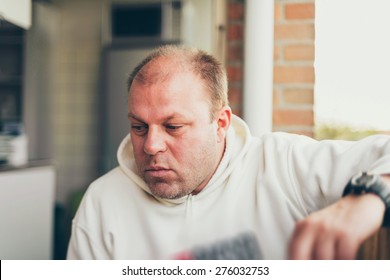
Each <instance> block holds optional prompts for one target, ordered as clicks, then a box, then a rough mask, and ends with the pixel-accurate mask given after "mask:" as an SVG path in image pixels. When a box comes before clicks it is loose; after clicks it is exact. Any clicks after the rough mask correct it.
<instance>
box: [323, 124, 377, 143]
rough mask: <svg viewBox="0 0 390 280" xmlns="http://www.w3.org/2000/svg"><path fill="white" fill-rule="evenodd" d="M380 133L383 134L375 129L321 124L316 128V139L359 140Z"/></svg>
mask: <svg viewBox="0 0 390 280" xmlns="http://www.w3.org/2000/svg"><path fill="white" fill-rule="evenodd" d="M379 133H383V132H381V131H378V130H373V129H355V128H352V127H349V126H345V125H332V124H321V125H318V126H316V128H315V138H316V139H318V140H323V139H340V140H359V139H362V138H364V137H367V136H370V135H374V134H379Z"/></svg>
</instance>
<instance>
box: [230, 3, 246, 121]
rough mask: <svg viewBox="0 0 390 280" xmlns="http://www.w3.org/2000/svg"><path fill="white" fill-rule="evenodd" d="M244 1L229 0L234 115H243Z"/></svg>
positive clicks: (231, 88)
mask: <svg viewBox="0 0 390 280" xmlns="http://www.w3.org/2000/svg"><path fill="white" fill-rule="evenodd" d="M244 2H245V1H244V0H228V5H227V17H228V18H227V44H226V46H227V59H226V68H227V73H228V79H229V102H230V106H231V107H232V110H233V113H234V114H236V115H238V116H241V115H242V90H243V65H244V55H243V51H244V50H243V48H244V42H243V40H244Z"/></svg>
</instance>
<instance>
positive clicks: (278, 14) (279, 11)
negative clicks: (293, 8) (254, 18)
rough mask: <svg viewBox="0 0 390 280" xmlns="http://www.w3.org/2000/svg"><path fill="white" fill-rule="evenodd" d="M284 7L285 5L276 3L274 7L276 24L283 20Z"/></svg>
mask: <svg viewBox="0 0 390 280" xmlns="http://www.w3.org/2000/svg"><path fill="white" fill-rule="evenodd" d="M283 7H284V5H283V4H281V3H275V6H274V20H275V22H278V21H279V20H281V19H283Z"/></svg>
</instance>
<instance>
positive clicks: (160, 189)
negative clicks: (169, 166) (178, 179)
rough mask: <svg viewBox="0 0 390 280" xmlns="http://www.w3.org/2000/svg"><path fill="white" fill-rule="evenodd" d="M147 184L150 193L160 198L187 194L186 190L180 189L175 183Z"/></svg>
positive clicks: (178, 196) (176, 197) (173, 197)
mask: <svg viewBox="0 0 390 280" xmlns="http://www.w3.org/2000/svg"><path fill="white" fill-rule="evenodd" d="M148 185H149V189H150V191H151V193H152V194H153V195H154V196H155V197H158V198H161V199H178V198H181V197H183V196H186V195H188V193H187V192H185V191H183V190H181V189H180V188H179V187H178V186H177V185H172V184H167V183H152V184H148Z"/></svg>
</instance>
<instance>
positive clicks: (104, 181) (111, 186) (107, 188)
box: [88, 167, 136, 196]
mask: <svg viewBox="0 0 390 280" xmlns="http://www.w3.org/2000/svg"><path fill="white" fill-rule="evenodd" d="M132 187H136V183H135V182H134V181H133V180H132V179H131V178H129V177H128V176H127V175H126V174H125V173H124V172H123V171H122V169H121V168H120V167H115V168H113V169H112V170H110V171H108V172H107V173H105V174H103V175H102V176H100V177H99V178H97V179H96V180H94V181H93V182H92V183H91V184H90V186H89V187H88V192H89V193H90V194H91V195H98V196H101V195H108V194H112V193H115V192H120V191H123V189H124V188H126V189H129V188H132Z"/></svg>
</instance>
